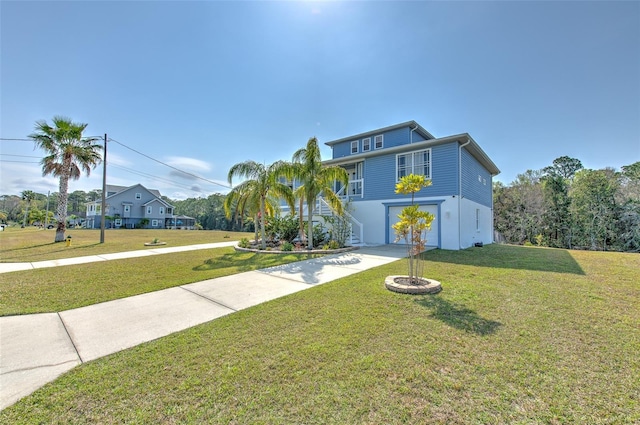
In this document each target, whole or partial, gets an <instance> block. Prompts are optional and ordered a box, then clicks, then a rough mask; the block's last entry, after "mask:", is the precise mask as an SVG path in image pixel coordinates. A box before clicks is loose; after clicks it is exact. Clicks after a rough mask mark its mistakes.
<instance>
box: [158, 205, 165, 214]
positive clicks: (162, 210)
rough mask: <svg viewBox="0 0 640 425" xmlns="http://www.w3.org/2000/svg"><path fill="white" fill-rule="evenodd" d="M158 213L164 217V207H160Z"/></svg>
mask: <svg viewBox="0 0 640 425" xmlns="http://www.w3.org/2000/svg"><path fill="white" fill-rule="evenodd" d="M158 213H159V214H160V215H164V207H160V208H159V209H158Z"/></svg>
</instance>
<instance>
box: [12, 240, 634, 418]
mask: <svg viewBox="0 0 640 425" xmlns="http://www.w3.org/2000/svg"><path fill="white" fill-rule="evenodd" d="M425 258H426V261H427V264H426V268H425V269H426V271H427V275H428V277H431V278H434V279H437V280H439V281H441V282H442V286H443V291H442V292H441V293H440V294H438V295H435V296H408V295H401V294H396V293H392V292H389V291H387V290H385V289H384V285H383V279H384V277H385V276H387V275H391V274H403V273H405V265H406V263H405V262H404V261H398V262H395V263H392V264H388V265H386V266H381V267H378V268H373V269H370V270H368V271H365V272H362V273H359V274H357V275H353V276H349V277H346V278H343V279H340V280H337V281H334V282H331V283H328V284H325V285H320V286H317V287H314V288H311V289H309V290H306V291H303V292H299V293H296V294H293V295H290V296H287V297H284V298H280V299H276V300H273V301H271V302H268V303H265V304H261V305H259V306H256V307H253V308H250V309H247V310H243V311H240V312H238V313H234V314H232V315H229V316H225V317H223V318H220V319H217V320H215V321H212V322H209V323H206V324H203V325H200V326H197V327H194V328H191V329H188V330H186V331H183V332H180V333H176V334H173V335H170V336H168V337H165V338H161V339H159V340H156V341H153V342H150V343H147V344H143V345H140V346H137V347H135V348H132V349H129V350H126V351H123V352H120V353H116V354H113V355H111V356H108V357H105V358H102V359H98V360H95V361H92V362H89V363H87V364H84V365H82V366H80V367H78V368H75V369H74V370H72V371H70V372H69V373H67V374H65V375H63V376H62V377H61V378H59V379H58V380H56V381H55V382H52V383H50V384H48V385H46V386H45V387H43V388H42V389H40V390H38V391H36V392H35V393H34V394H33V395H31V396H29V397H27V398H25V399H23V400H21V401H19V402H18V403H17V404H16V405H14V406H12V407H9V408H7V409H5V410H4V411H3V412H1V413H0V423H15V424H21V423H24V424H32V423H61V424H63V423H65V424H66V423H74V424H83V423H105V424H107V423H167V424H169V423H171V424H173V423H224V424H245V423H251V424H365V423H366V424H426V423H429V424H469V423H471V424H506V423H509V424H512V423H517V424H538V423H539V424H565V423H575V424H633V423H639V422H640V354H639V353H640V350H638V347H640V326H639V324H640V284H639V282H640V256H639V255H637V254H619V253H603V252H583V251H572V252H569V251H565V250H558V249H540V248H525V247H513V246H485V247H484V248H474V249H469V250H465V251H460V252H451V251H431V252H428V253H426V254H425ZM132 284H133V282H132Z"/></svg>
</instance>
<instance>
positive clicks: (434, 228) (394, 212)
mask: <svg viewBox="0 0 640 425" xmlns="http://www.w3.org/2000/svg"><path fill="white" fill-rule="evenodd" d="M403 208H404V206H401V207H393V206H389V229H388V232H389V243H393V242H394V241H395V240H396V232H395V231H394V230H393V225H394V224H396V223H397V222H398V221H399V219H398V215H399V214H400V213H401V212H402V209H403ZM420 211H426V212H429V213H431V214H433V216H434V217H435V218H434V219H433V221H432V222H431V230H429V231H428V232H427V246H438V241H439V240H440V238H439V236H440V235H439V234H438V228H439V226H438V205H421V206H420ZM397 243H398V244H404V243H406V242H405V241H404V240H401V241H398V242H397Z"/></svg>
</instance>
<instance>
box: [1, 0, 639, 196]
mask: <svg viewBox="0 0 640 425" xmlns="http://www.w3.org/2000/svg"><path fill="white" fill-rule="evenodd" d="M0 28H1V29H0V37H1V39H0V43H1V44H0V47H1V63H0V71H1V75H0V80H1V81H0V82H1V88H0V90H1V92H0V108H1V109H0V137H2V138H24V137H25V136H27V135H28V134H29V133H31V132H32V131H33V126H34V123H35V121H36V120H47V121H50V120H51V118H52V117H53V116H54V115H64V116H68V117H70V118H72V119H73V120H74V121H77V122H84V123H88V124H89V126H88V128H87V132H86V134H87V135H100V136H101V135H103V134H104V133H108V135H109V137H111V138H113V139H115V140H117V141H119V142H121V143H123V144H125V145H127V146H129V147H131V148H133V149H135V150H137V151H140V152H143V153H144V154H146V155H149V156H151V157H153V158H156V159H158V160H160V161H162V162H165V163H168V164H171V165H173V166H174V167H177V168H179V169H183V170H186V171H189V172H191V173H193V174H196V175H199V176H202V177H204V178H206V179H208V180H211V181H215V182H220V183H222V184H225V183H226V176H227V172H228V170H229V168H230V167H231V166H232V165H233V164H235V163H237V162H241V161H245V160H247V159H253V160H256V161H261V162H265V163H271V162H273V161H276V160H279V159H287V160H288V159H290V158H291V155H292V154H293V152H294V151H295V150H296V149H298V148H301V147H303V146H304V144H305V143H306V141H307V140H308V138H309V137H311V136H317V137H318V139H319V141H320V142H321V144H322V146H323V157H324V158H325V159H328V158H329V157H330V155H331V153H330V149H329V148H328V147H326V146H324V144H323V142H326V141H330V140H334V139H338V138H342V137H346V136H350V135H353V134H357V133H360V132H364V131H368V130H373V129H376V128H380V127H385V126H388V125H393V124H397V123H400V122H404V121H409V120H416V121H417V122H418V123H420V124H421V125H422V126H423V127H424V128H426V129H427V130H428V131H429V132H431V133H432V134H433V135H435V136H436V137H444V136H448V135H452V134H459V133H465V132H467V133H469V134H471V136H472V137H473V138H474V139H475V140H476V141H477V142H478V143H479V145H480V146H481V147H482V148H483V149H484V150H485V152H486V153H487V154H488V155H489V156H490V157H491V159H492V160H493V161H494V162H495V163H496V165H497V166H498V168H500V169H501V171H502V173H501V174H500V175H498V176H497V178H496V179H497V180H499V181H502V182H504V183H506V184H508V183H510V182H512V181H513V180H514V179H515V177H516V175H517V174H519V173H522V172H524V171H526V170H527V169H540V168H542V167H545V166H547V165H550V164H551V163H552V161H553V159H555V158H557V157H560V156H563V155H568V156H571V157H574V158H578V159H580V160H581V161H582V163H583V164H584V166H585V167H587V168H594V169H598V168H604V167H607V166H609V167H614V168H616V169H619V168H620V167H621V166H623V165H628V164H631V163H633V162H636V161H639V160H640V2H612V1H607V2H517V1H514V2H419V1H413V2H309V1H304V2H214V1H208V2H160V1H155V2H151V1H148V2H147V1H139V2H111V1H105V2H100V1H84V2H32V1H19V2H13V1H4V0H3V1H2V2H1V3H0ZM108 149H109V150H108V160H109V166H108V168H107V170H108V183H109V184H119V185H131V184H135V183H142V184H144V185H145V186H147V187H149V188H154V189H159V190H160V191H161V192H162V194H164V195H167V196H169V197H170V198H173V199H182V198H186V197H198V196H202V197H204V196H208V195H209V194H211V193H214V192H224V191H225V190H224V187H223V186H217V185H215V184H212V183H209V182H207V181H204V180H194V179H192V178H188V177H187V176H184V175H182V176H179V175H176V172H175V170H172V169H170V168H167V167H163V166H162V165H160V164H158V163H156V162H153V161H151V160H148V159H147V158H145V157H143V156H140V155H137V154H135V153H133V152H131V151H129V150H128V149H126V148H125V147H123V146H121V145H118V144H116V143H109V144H108ZM0 154H2V155H1V156H0V160H1V161H2V162H0V194H19V193H20V192H21V191H23V190H34V191H36V192H39V193H46V192H47V190H51V191H52V192H54V191H57V189H58V186H57V179H54V178H52V177H42V175H41V167H40V165H39V164H37V163H34V162H37V161H38V157H41V156H42V152H40V151H37V150H34V147H33V144H32V143H30V142H8V141H2V142H0ZM33 157H36V158H33ZM15 161H24V162H15ZM149 176H153V177H149ZM101 178H102V169H101V167H99V168H97V169H96V170H94V171H93V172H92V174H91V177H90V178H87V177H82V178H81V179H80V180H79V181H75V182H72V183H71V186H70V191H74V190H91V189H96V188H100V187H101V186H102V184H101Z"/></svg>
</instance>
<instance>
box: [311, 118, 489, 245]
mask: <svg viewBox="0 0 640 425" xmlns="http://www.w3.org/2000/svg"><path fill="white" fill-rule="evenodd" d="M326 145H328V146H330V147H331V149H332V151H333V155H332V159H329V160H326V161H323V164H325V165H339V166H341V167H343V168H345V169H346V170H347V172H348V174H349V184H348V186H346V187H342V188H339V187H336V189H338V190H339V193H338V194H339V195H341V196H343V198H344V199H345V200H346V199H349V200H350V201H351V215H352V220H351V221H352V225H353V234H354V236H355V239H356V243H357V242H361V243H365V244H388V243H394V241H395V239H396V235H395V232H394V230H393V228H392V225H393V224H394V223H396V222H397V221H398V214H400V211H401V210H402V208H404V207H405V206H407V205H409V204H410V202H411V196H410V195H397V194H395V192H394V191H395V185H396V183H397V182H398V180H399V179H400V177H402V176H405V175H408V174H412V173H413V174H424V175H425V176H426V177H427V178H429V179H430V180H431V182H432V185H431V186H429V187H426V188H423V189H422V190H421V191H420V192H418V193H417V194H416V197H415V203H417V204H419V205H420V206H421V209H422V210H425V211H429V212H430V213H432V214H433V215H434V216H435V219H434V220H433V223H432V225H431V231H430V232H429V233H428V234H427V245H428V246H435V247H438V248H442V249H451V250H457V249H463V248H468V247H470V246H473V245H474V244H475V243H480V242H482V243H483V244H487V243H492V242H493V181H492V178H493V176H495V175H497V174H499V173H500V170H499V169H498V168H497V167H496V165H495V164H494V163H493V162H492V161H491V159H489V157H488V156H487V154H486V153H485V152H484V151H483V150H482V149H481V148H480V146H478V144H477V143H476V142H475V141H474V140H473V139H472V138H471V136H470V135H469V134H467V133H463V134H458V135H454V136H447V137H440V138H436V137H434V136H432V135H431V134H430V133H429V132H428V131H426V130H425V129H424V128H422V127H421V126H420V125H419V124H418V123H416V122H415V121H409V122H405V123H402V124H397V125H393V126H390V127H385V128H381V129H378V130H373V131H368V132H365V133H361V134H356V135H354V136H349V137H344V138H342V139H338V140H333V141H330V142H327V143H326ZM323 205H325V204H324V203H323V202H322V201H321V202H320V203H319V206H318V207H317V208H316V211H317V212H319V214H321V215H324V214H328V213H329V212H328V209H326V207H324V206H323ZM398 243H403V241H399V242H398Z"/></svg>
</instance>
